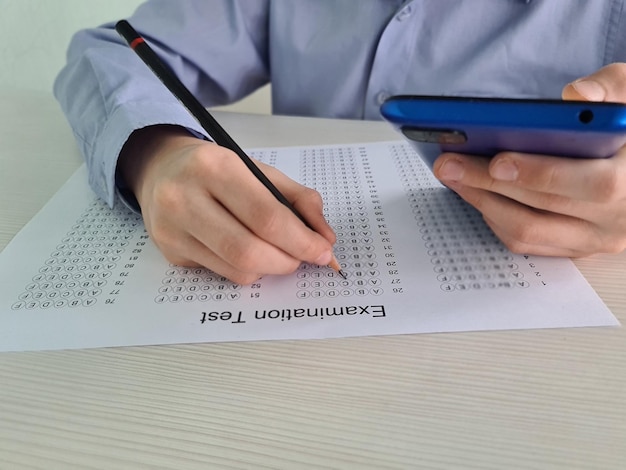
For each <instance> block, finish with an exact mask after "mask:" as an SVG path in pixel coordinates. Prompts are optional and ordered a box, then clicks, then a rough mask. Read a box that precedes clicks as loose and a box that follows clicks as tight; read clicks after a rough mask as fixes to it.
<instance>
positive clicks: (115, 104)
mask: <svg viewBox="0 0 626 470" xmlns="http://www.w3.org/2000/svg"><path fill="white" fill-rule="evenodd" d="M128 20H129V22H130V23H131V24H132V25H133V27H134V28H135V29H136V30H137V31H138V32H139V34H141V35H142V36H143V37H144V38H145V39H146V41H147V42H148V43H149V44H150V46H151V47H152V48H153V49H154V50H155V52H156V53H157V54H158V55H159V56H160V57H161V58H162V59H163V60H164V61H165V62H166V63H167V64H168V65H169V66H170V67H171V68H172V69H173V71H174V73H176V75H177V76H178V77H179V78H180V79H181V81H182V82H183V83H185V85H186V86H187V87H188V88H189V89H190V90H191V92H192V93H194V95H196V97H197V98H198V99H199V100H200V101H201V102H202V103H203V104H204V105H205V106H214V105H221V104H226V103H229V102H233V101H236V100H238V99H240V98H242V97H244V96H245V95H247V94H249V93H251V92H252V91H254V90H255V89H257V88H259V87H260V86H262V85H264V84H265V83H267V82H268V80H269V71H268V59H267V55H268V53H267V23H268V21H267V5H266V2H263V1H259V0H238V1H229V0H210V1H207V0H203V1H200V0H189V1H185V2H179V1H175V0H153V1H149V2H146V3H144V4H142V5H141V6H140V7H139V8H138V9H137V11H136V12H135V13H134V14H133V15H132V16H131V17H130V18H128ZM114 26H115V25H114V24H113V23H110V24H105V25H103V26H101V27H98V28H94V29H87V30H83V31H79V32H78V33H76V34H75V35H74V37H73V38H72V40H71V42H70V46H69V49H68V52H67V64H66V66H65V67H64V68H63V69H62V70H61V72H60V73H59V75H58V77H57V79H56V81H55V84H54V94H55V96H56V98H57V100H58V101H59V103H60V104H61V107H62V109H63V112H64V113H65V115H66V117H67V119H68V121H69V123H70V126H71V128H72V130H73V133H74V136H75V137H76V140H77V142H78V144H79V147H80V150H81V153H82V154H83V156H84V158H85V162H86V164H87V167H88V170H89V183H90V185H91V187H92V188H93V190H94V191H95V192H96V194H97V195H98V196H100V197H101V198H103V199H104V200H105V201H106V202H107V203H108V204H109V205H111V206H112V205H113V204H114V201H115V199H116V194H119V193H120V191H119V190H116V181H115V170H116V165H117V158H118V155H119V153H120V151H121V149H122V146H123V145H124V143H125V142H126V140H127V139H128V137H129V136H130V134H131V133H132V132H133V131H135V130H137V129H141V128H143V127H146V126H151V125H157V124H171V125H179V126H183V127H186V128H187V129H189V130H190V131H191V132H192V133H197V134H198V135H201V136H206V137H209V138H210V136H207V135H206V132H205V131H204V130H203V129H202V128H201V126H200V125H199V124H198V122H197V121H196V120H195V119H194V118H193V117H192V116H191V115H190V114H189V112H188V111H187V110H186V109H185V108H184V107H183V106H182V105H181V104H180V103H179V102H178V100H176V98H174V97H173V96H172V95H171V93H170V92H169V90H167V88H166V87H165V86H164V85H163V84H162V83H161V82H160V81H159V79H158V78H156V77H155V76H154V75H153V73H152V72H151V71H150V69H149V68H148V67H147V66H146V65H145V64H144V63H143V61H141V59H140V58H139V57H138V56H137V55H136V54H135V53H134V52H133V51H132V50H131V49H130V48H129V47H128V45H126V44H125V42H124V41H123V40H122V39H121V38H120V37H119V35H118V34H117V32H116V31H115V28H114ZM118 189H119V188H118Z"/></svg>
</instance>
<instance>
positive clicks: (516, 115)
mask: <svg viewBox="0 0 626 470" xmlns="http://www.w3.org/2000/svg"><path fill="white" fill-rule="evenodd" d="M380 111H381V114H382V116H383V117H384V118H385V119H386V120H387V121H389V122H390V123H391V124H392V125H393V126H394V127H395V128H396V129H398V130H399V131H400V132H401V133H402V134H403V135H404V136H405V137H406V138H407V139H408V140H409V142H411V144H413V146H414V147H415V148H416V150H417V152H418V153H419V154H420V156H421V157H422V158H423V159H424V161H425V162H426V163H427V164H428V165H429V166H430V168H431V169H432V165H433V162H434V161H435V159H436V158H437V157H438V156H439V154H441V153H442V152H457V153H465V154H472V155H485V156H493V155H495V154H496V153H498V152H502V151H506V150H510V151H515V152H524V153H535V154H543V155H557V156H564V157H574V158H607V157H610V156H612V155H614V154H615V152H616V151H617V150H618V149H619V148H620V147H622V146H623V145H625V144H626V105H623V104H619V103H595V102H588V101H563V100H543V99H542V100H534V99H509V98H475V97H442V96H418V95H398V96H392V97H390V98H388V99H387V100H386V101H385V102H384V103H383V104H382V106H381V108H380Z"/></svg>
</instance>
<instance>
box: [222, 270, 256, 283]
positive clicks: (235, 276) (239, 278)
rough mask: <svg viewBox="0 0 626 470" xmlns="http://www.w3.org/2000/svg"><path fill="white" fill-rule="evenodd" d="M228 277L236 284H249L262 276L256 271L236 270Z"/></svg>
mask: <svg viewBox="0 0 626 470" xmlns="http://www.w3.org/2000/svg"><path fill="white" fill-rule="evenodd" d="M226 277H227V278H228V279H230V280H231V281H232V282H234V283H235V284H239V285H242V286H247V285H249V284H252V283H253V282H255V281H258V280H259V278H260V277H261V276H260V275H258V274H256V273H244V272H235V273H232V274H230V275H228V276H226Z"/></svg>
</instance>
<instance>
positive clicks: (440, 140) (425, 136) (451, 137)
mask: <svg viewBox="0 0 626 470" xmlns="http://www.w3.org/2000/svg"><path fill="white" fill-rule="evenodd" d="M402 133H403V134H404V135H405V136H406V137H407V138H408V139H410V140H413V141H415V142H424V143H429V144H442V145H443V144H445V145H461V144H464V143H465V142H467V136H466V135H465V132H462V131H457V130H454V129H428V128H418V127H403V128H402Z"/></svg>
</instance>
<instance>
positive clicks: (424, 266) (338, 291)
mask: <svg viewBox="0 0 626 470" xmlns="http://www.w3.org/2000/svg"><path fill="white" fill-rule="evenodd" d="M249 154H250V155H251V156H252V157H254V158H256V159H258V160H260V161H263V162H266V163H269V164H271V165H274V166H276V167H278V168H279V169H281V170H282V171H283V172H284V173H286V174H287V175H289V176H290V177H292V178H293V179H295V180H298V181H300V182H301V183H303V184H305V185H307V186H310V187H313V188H315V189H317V190H318V191H319V192H320V194H321V195H322V197H323V199H324V207H325V209H324V210H325V215H326V217H327V219H328V221H329V222H330V224H331V226H333V227H334V229H335V231H336V233H337V244H336V245H335V254H336V256H337V259H338V260H339V262H340V264H341V266H342V269H343V271H344V272H345V273H346V274H347V279H342V278H341V277H340V276H339V275H338V274H337V273H335V272H334V271H332V270H331V269H330V268H328V267H325V266H314V265H309V264H303V265H302V266H301V267H300V268H299V269H298V270H297V271H296V272H295V273H293V274H292V275H287V276H265V277H263V278H262V279H260V280H259V281H258V282H255V283H253V284H251V285H247V286H240V285H236V284H233V283H231V282H229V281H228V280H226V279H225V278H223V277H220V276H219V275H216V274H215V273H213V272H211V271H209V270H207V269H197V268H186V267H181V266H175V265H171V264H169V263H168V262H167V261H166V260H165V259H164V257H163V256H162V255H161V254H160V252H159V251H158V250H157V249H156V247H155V246H154V245H153V243H152V242H151V240H150V238H149V236H148V235H147V233H146V231H145V230H144V227H143V223H142V220H141V217H140V216H139V215H137V214H135V213H133V212H131V211H129V210H127V209H126V208H124V207H123V206H122V204H118V205H117V207H116V208H114V209H110V208H109V207H108V206H107V205H106V204H104V203H103V202H102V201H100V200H99V199H97V198H96V197H95V195H94V194H93V192H92V191H91V189H90V188H89V187H88V184H87V173H86V169H85V167H84V166H83V167H81V168H80V169H79V170H78V171H77V172H76V173H75V174H74V175H73V176H72V177H71V178H70V180H69V181H68V182H67V183H66V184H65V185H64V186H63V187H62V188H61V189H60V190H59V192H58V193H57V194H56V195H55V196H54V197H53V198H52V199H51V200H50V201H49V203H48V204H47V205H46V206H45V207H44V208H43V209H42V210H41V211H40V213H39V214H38V215H37V216H35V217H34V218H33V219H32V221H31V222H29V223H28V224H27V225H26V226H25V227H24V229H23V230H22V231H21V232H20V233H19V234H18V235H16V237H15V238H14V239H13V241H12V242H11V243H10V244H9V245H8V246H7V248H6V249H5V250H4V251H3V252H2V253H0V273H2V283H0V299H1V300H0V351H22V350H53V349H73V348H94V347H107V346H127V345H147V344H172V343H190V342H217V341H250V340H277V339H310V338H334V337H346V336H365V335H389V334H409V333H431V332H453V331H472V330H500V329H523V328H557V327H583V326H612V325H618V324H619V323H618V321H617V320H616V318H615V317H614V316H613V315H612V314H611V312H610V311H609V310H608V309H607V307H606V306H605V305H604V303H603V302H602V301H601V300H600V298H599V297H598V296H597V294H596V293H595V292H594V290H593V289H592V288H591V287H590V286H589V284H588V283H587V282H586V280H585V279H584V278H583V276H582V275H581V274H580V272H579V271H578V270H577V269H576V267H575V266H574V264H573V263H572V262H571V261H570V260H569V259H559V258H543V257H535V256H524V255H515V254H512V253H510V252H509V251H508V250H507V249H506V248H504V246H503V245H502V244H501V243H500V242H499V241H498V240H497V239H496V237H495V236H494V235H493V234H492V233H491V231H490V230H489V229H488V227H487V226H486V225H485V224H484V222H483V220H482V218H481V216H480V214H478V212H477V211H475V210H474V209H473V208H471V207H470V206H469V205H467V204H466V203H465V202H463V201H462V200H461V199H460V198H459V197H458V196H456V195H455V194H454V193H452V192H451V191H449V190H448V189H446V188H444V187H442V186H441V185H440V184H439V183H438V182H437V181H436V180H435V179H434V177H433V176H432V175H431V172H430V170H428V169H427V168H426V166H425V165H424V164H423V163H422V161H421V159H420V158H419V156H418V155H416V153H415V152H414V151H413V149H412V148H411V147H410V146H409V145H408V144H406V143H405V142H401V141H398V142H395V141H394V142H383V143H372V144H355V145H341V146H310V147H285V148H265V149H256V150H251V151H249Z"/></svg>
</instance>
